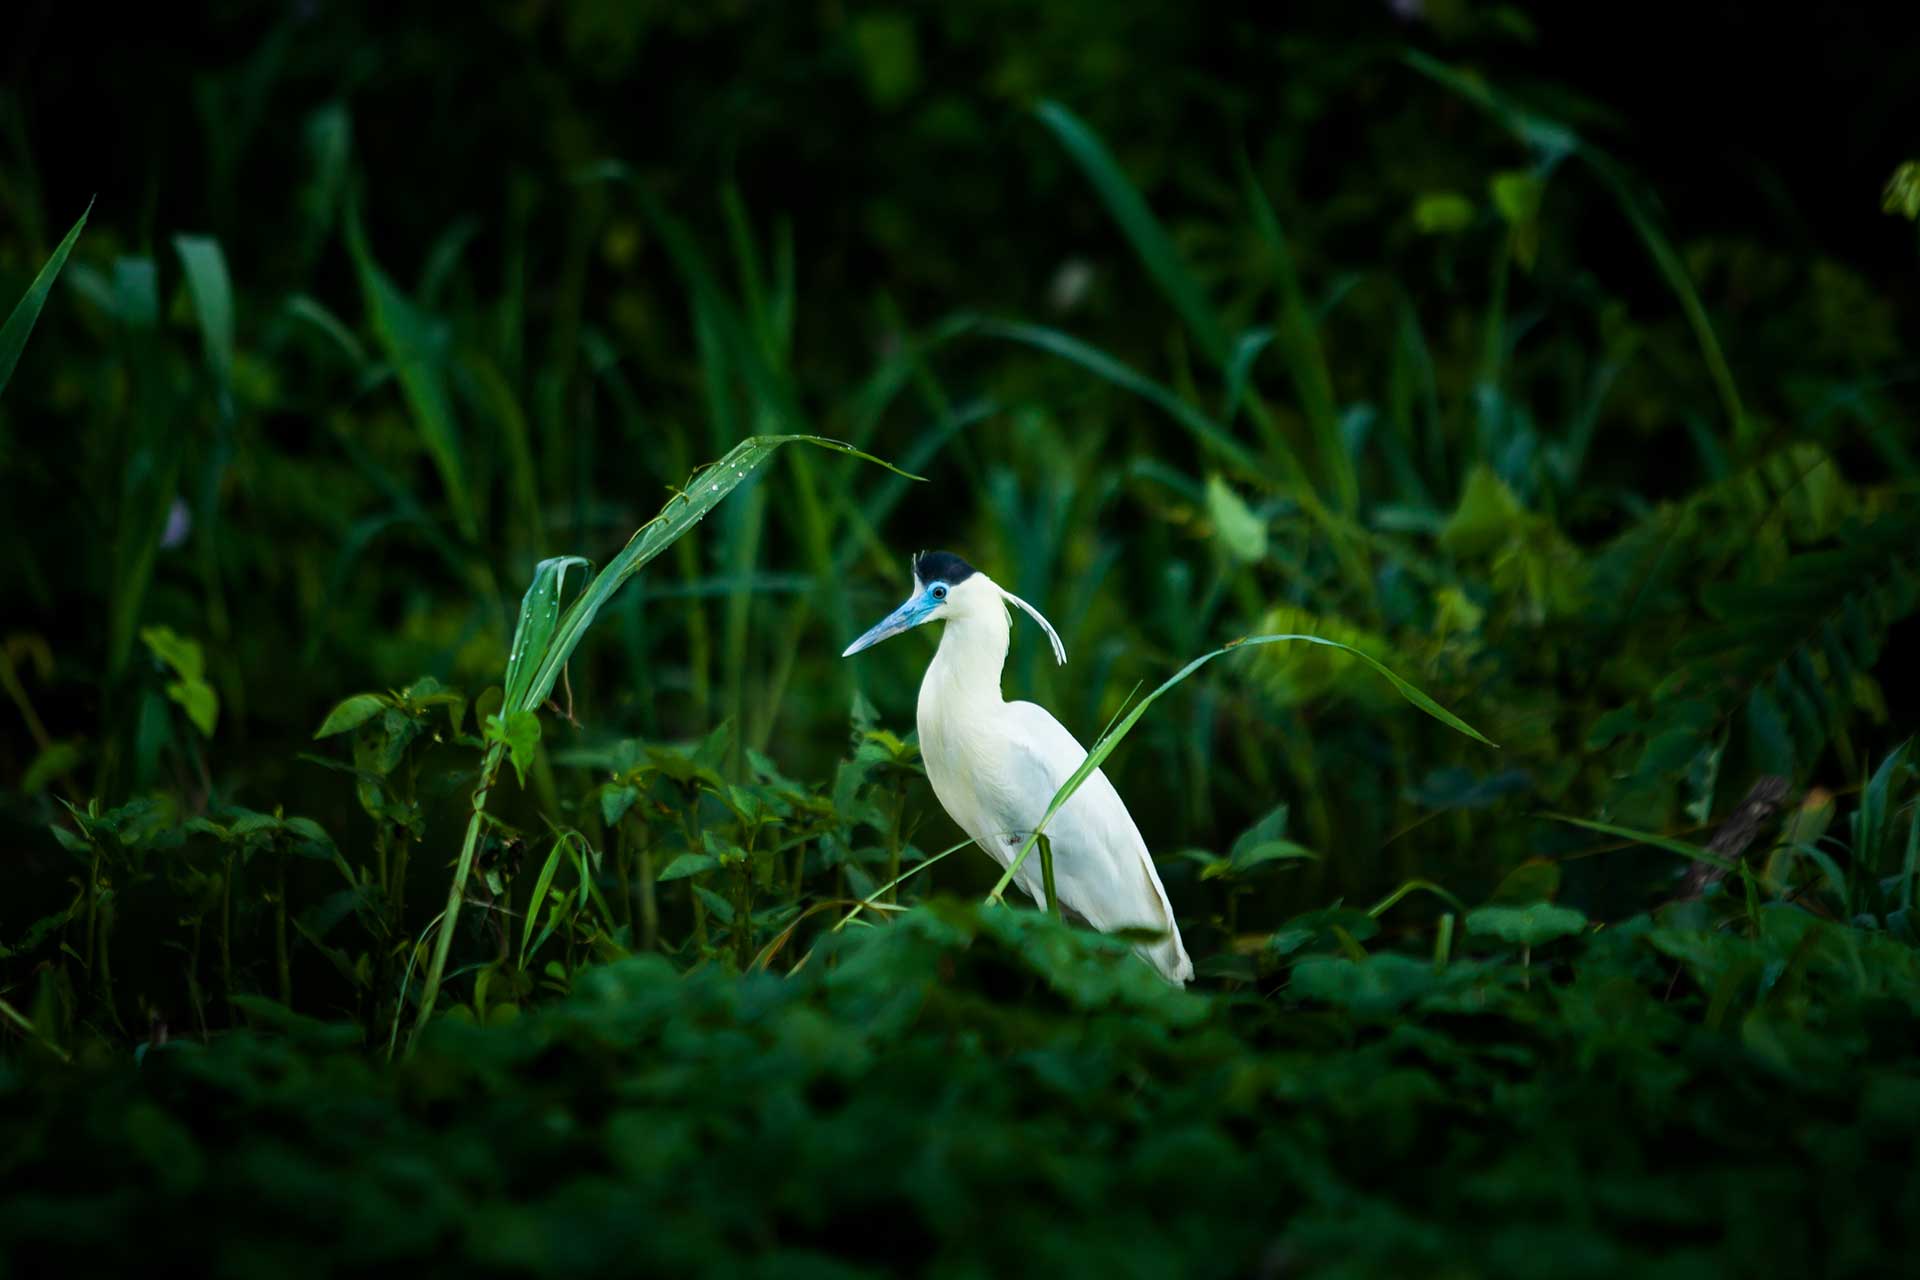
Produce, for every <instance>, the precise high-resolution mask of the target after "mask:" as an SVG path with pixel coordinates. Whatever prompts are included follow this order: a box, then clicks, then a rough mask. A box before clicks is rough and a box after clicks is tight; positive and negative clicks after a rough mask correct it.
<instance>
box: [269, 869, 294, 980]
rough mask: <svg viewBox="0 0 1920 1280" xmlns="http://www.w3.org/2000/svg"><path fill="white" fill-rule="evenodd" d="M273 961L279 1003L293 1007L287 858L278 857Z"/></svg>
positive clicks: (274, 903)
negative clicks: (288, 956)
mask: <svg viewBox="0 0 1920 1280" xmlns="http://www.w3.org/2000/svg"><path fill="white" fill-rule="evenodd" d="M273 960H274V968H275V970H276V971H277V972H278V973H279V976H280V1003H281V1004H284V1005H286V1006H287V1007H288V1008H292V1007H293V966H292V964H291V963H289V961H288V958H287V857H286V854H285V853H282V854H281V855H280V866H279V868H278V869H277V873H276V874H275V876H274V898H273Z"/></svg>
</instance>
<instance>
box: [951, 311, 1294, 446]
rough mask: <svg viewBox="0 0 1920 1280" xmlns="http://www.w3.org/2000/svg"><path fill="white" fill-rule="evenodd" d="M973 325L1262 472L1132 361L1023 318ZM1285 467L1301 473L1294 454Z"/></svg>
mask: <svg viewBox="0 0 1920 1280" xmlns="http://www.w3.org/2000/svg"><path fill="white" fill-rule="evenodd" d="M971 328H972V329H973V331H974V332H976V333H981V334H985V335H986V336H988V337H991V338H1006V339H1009V340H1011V341H1013V342H1023V343H1025V344H1026V345H1028V346H1030V347H1037V348H1039V349H1040V350H1042V351H1045V352H1047V353H1049V354H1051V355H1056V356H1059V357H1061V358H1062V359H1064V360H1069V361H1072V362H1073V363H1074V364H1077V365H1079V366H1080V367H1081V368H1082V369H1085V370H1086V371H1087V372H1088V373H1091V374H1093V375H1094V376H1095V377H1097V378H1101V379H1103V380H1105V381H1107V382H1111V383H1112V384H1113V385H1114V386H1116V387H1119V388H1120V389H1121V390H1123V391H1131V392H1132V393H1133V394H1134V395H1137V396H1139V397H1140V398H1141V399H1142V400H1145V401H1147V402H1148V403H1150V404H1152V405H1155V406H1157V407H1158V408H1161V409H1164V410H1165V411H1166V412H1167V413H1168V414H1169V415H1171V416H1172V418H1173V420H1174V421H1176V422H1178V423H1179V424H1180V425H1181V426H1183V427H1185V428H1186V429H1187V430H1188V431H1189V432H1191V433H1192V434H1193V435H1194V436H1195V437H1197V438H1198V439H1199V440H1200V441H1201V442H1202V443H1204V444H1206V445H1207V446H1208V447H1209V448H1211V449H1213V450H1214V451H1215V452H1217V453H1218V454H1220V455H1221V457H1223V458H1225V459H1227V460H1228V461H1230V462H1232V463H1233V464H1234V465H1236V466H1238V467H1240V468H1241V469H1242V470H1244V471H1246V472H1248V473H1249V474H1252V475H1259V474H1261V471H1262V469H1261V466H1260V463H1259V461H1258V459H1256V458H1255V457H1254V455H1253V454H1252V453H1250V452H1248V450H1247V447H1246V446H1245V445H1243V444H1241V443H1240V442H1239V441H1238V440H1235V439H1234V438H1233V436H1232V434H1231V433H1230V432H1229V431H1228V430H1227V429H1226V428H1225V427H1223V426H1221V425H1220V424H1219V423H1217V422H1215V421H1214V420H1213V419H1212V418H1210V417H1208V416H1207V415H1206V414H1205V413H1204V412H1202V411H1201V410H1200V409H1197V408H1195V407H1194V406H1193V405H1191V404H1189V403H1187V402H1186V401H1185V400H1182V399H1181V398H1180V397H1179V396H1178V395H1176V394H1175V393H1174V392H1173V390H1172V389H1171V388H1170V387H1167V386H1164V385H1162V384H1161V383H1158V382H1155V381H1154V380H1153V379H1151V378H1149V377H1147V376H1145V375H1144V374H1141V373H1138V372H1136V371H1135V370H1134V369H1132V368H1131V367H1130V366H1128V365H1126V364H1124V363H1122V362H1121V361H1119V360H1116V359H1114V358H1113V357H1112V356H1110V355H1108V354H1107V353H1106V352H1104V351H1102V350H1100V348H1098V347H1095V346H1092V345H1090V344H1088V343H1085V342H1082V341H1080V339H1078V338H1075V337H1073V336H1071V335H1070V334H1065V333H1062V332H1061V331H1060V330H1058V329H1050V328H1048V327H1046V326H1045V325H1037V324H1026V323H1023V322H1021V321H1017V320H986V319H976V320H975V321H974V322H973V324H972V326H971ZM1285 465H1286V467H1287V470H1288V471H1289V472H1290V473H1291V474H1292V476H1293V477H1295V478H1298V477H1300V476H1301V475H1302V473H1301V470H1300V464H1299V461H1298V459H1295V458H1292V457H1288V458H1286V459H1285Z"/></svg>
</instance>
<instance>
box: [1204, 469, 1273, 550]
mask: <svg viewBox="0 0 1920 1280" xmlns="http://www.w3.org/2000/svg"><path fill="white" fill-rule="evenodd" d="M1207 516H1208V518H1209V519H1210V520H1212V522H1213V531H1214V534H1215V535H1216V536H1217V537H1218V538H1219V539H1220V545H1221V547H1223V548H1224V549H1225V550H1226V553H1227V554H1228V555H1229V556H1232V557H1233V558H1234V559H1235V560H1239V561H1242V562H1244V563H1247V564H1252V563H1254V562H1256V561H1259V560H1263V559H1265V558H1266V554H1267V522H1266V521H1264V520H1262V519H1261V518H1260V517H1259V516H1256V515H1255V514H1253V510H1252V509H1251V508H1250V507H1248V506H1247V504H1246V502H1245V501H1244V500H1242V499H1241V497H1240V495H1239V494H1237V493H1235V492H1234V491H1233V489H1232V488H1231V487H1230V486H1229V485H1228V484H1227V482H1226V481H1225V480H1224V479H1222V478H1221V477H1220V476H1219V475H1217V474H1216V475H1211V476H1208V477H1207Z"/></svg>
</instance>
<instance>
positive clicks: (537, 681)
mask: <svg viewBox="0 0 1920 1280" xmlns="http://www.w3.org/2000/svg"><path fill="white" fill-rule="evenodd" d="M796 443H797V444H810V445H813V446H815V447H817V448H821V449H832V450H835V451H837V452H840V453H844V454H848V455H850V456H852V457H855V458H861V459H864V460H865V461H867V462H871V463H874V464H876V465H878V466H882V467H885V468H886V469H887V470H889V471H892V472H893V473H894V474H896V475H906V474H907V473H906V472H904V471H901V470H900V469H899V468H898V467H895V466H893V465H892V464H890V463H888V462H885V461H883V460H882V459H880V458H876V457H874V456H873V455H872V454H870V453H863V452H861V451H860V450H858V449H856V448H854V447H853V446H852V445H850V444H843V443H841V442H840V441H838V440H829V439H826V438H825V437H823V436H806V435H795V436H752V437H749V438H748V439H745V440H742V441H741V442H740V443H739V444H737V445H735V446H734V447H733V448H732V449H731V450H730V451H729V452H728V453H727V455H726V456H725V457H723V458H721V459H720V461H718V462H716V463H714V464H713V465H712V466H710V467H708V468H706V469H705V470H704V471H700V472H696V473H695V474H694V475H693V476H692V477H691V478H690V479H689V480H688V481H687V487H686V488H685V489H684V490H682V491H681V492H680V493H679V494H678V495H676V496H675V497H674V498H673V499H672V500H671V501H670V502H668V503H667V505H666V506H665V507H664V508H662V510H661V512H660V514H659V515H657V516H655V517H654V518H653V519H652V520H649V521H648V522H647V523H646V524H644V525H642V526H641V527H640V529H639V530H638V531H637V532H636V533H635V534H634V535H633V537H632V539H631V540H629V541H628V543H627V545H626V547H625V548H624V549H623V550H622V551H621V552H620V554H619V555H617V556H615V557H614V558H613V561H612V562H611V563H610V564H608V565H607V567H606V568H605V569H603V570H601V571H600V573H599V575H598V576H597V577H595V578H594V579H593V581H592V582H590V583H588V584H587V587H586V589H585V590H583V591H582V592H581V593H580V597H579V598H578V599H577V600H575V601H574V602H573V605H572V607H570V608H569V609H568V610H567V611H566V613H565V614H563V615H562V616H561V618H560V620H559V623H558V624H557V625H556V626H555V628H554V630H553V633H552V639H551V641H550V643H548V644H547V646H546V648H545V653H544V656H542V657H541V659H540V661H539V667H538V669H537V670H536V671H535V673H534V676H533V679H532V681H531V682H530V683H528V684H527V685H525V687H524V692H523V693H522V695H521V697H520V700H519V703H518V704H517V705H519V706H521V707H523V708H530V707H537V706H539V705H540V704H541V703H543V702H545V701H546V699H547V695H548V694H549V693H550V692H552V690H553V686H554V682H555V681H557V680H558V679H559V678H560V669H561V668H562V667H563V666H565V665H566V663H567V660H568V659H569V658H571V657H572V656H573V651H574V649H575V648H577V647H578V646H579V644H580V640H581V638H582V637H583V636H585V635H586V631H587V628H588V627H590V626H592V625H593V619H594V617H595V615H597V614H598V613H599V612H600V608H601V606H602V605H604V604H606V602H607V601H608V600H609V599H610V598H612V596H613V593H614V592H616V591H618V590H619V589H620V586H621V584H622V583H624V582H626V580H627V579H628V578H631V577H632V576H633V575H634V574H636V573H638V572H640V570H641V569H642V568H644V567H646V565H647V563H648V562H649V561H651V560H652V559H653V558H654V557H655V556H657V555H659V554H660V553H661V552H662V551H665V550H666V549H667V548H668V547H670V546H672V545H673V544H674V543H675V542H676V541H678V540H679V538H680V535H681V534H683V533H685V532H687V530H689V529H691V528H693V526H694V525H696V524H698V523H699V522H700V520H701V519H702V518H704V517H705V516H706V514H707V512H709V511H711V510H713V508H714V506H715V505H716V504H718V503H719V501H720V500H721V499H722V498H724V497H726V496H727V495H728V494H729V493H732V492H733V490H734V489H735V487H737V486H738V485H739V484H740V482H741V481H743V480H745V479H746V478H747V477H748V476H749V475H752V474H753V472H754V471H755V470H757V469H758V468H759V466H760V465H761V464H762V463H763V462H765V461H766V460H767V459H768V458H770V457H772V456H773V455H774V454H775V453H776V452H778V451H779V449H780V447H781V446H782V445H786V444H796ZM908 478H909V479H912V480H918V479H920V478H921V477H919V476H908ZM507 705H508V706H510V707H511V706H514V705H516V704H515V703H513V702H509V703H508V704H507Z"/></svg>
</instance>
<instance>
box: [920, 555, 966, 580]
mask: <svg viewBox="0 0 1920 1280" xmlns="http://www.w3.org/2000/svg"><path fill="white" fill-rule="evenodd" d="M913 576H914V577H915V578H918V579H919V580H920V583H921V585H922V586H924V585H926V584H927V583H931V582H944V583H946V584H947V585H948V586H950V587H956V586H959V585H960V584H961V583H962V582H964V581H966V580H967V579H968V578H971V577H972V576H973V566H972V565H970V564H968V563H967V562H966V561H965V560H962V559H961V558H960V557H959V556H957V555H955V554H953V552H951V551H922V552H921V553H920V554H919V555H917V556H915V557H914V558H913Z"/></svg>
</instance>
